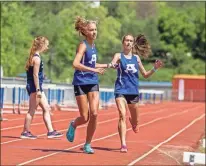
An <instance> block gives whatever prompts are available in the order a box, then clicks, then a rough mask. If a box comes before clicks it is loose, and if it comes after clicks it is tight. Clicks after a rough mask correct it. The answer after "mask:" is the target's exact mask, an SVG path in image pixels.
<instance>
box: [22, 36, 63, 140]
mask: <svg viewBox="0 0 206 166" xmlns="http://www.w3.org/2000/svg"><path fill="white" fill-rule="evenodd" d="M48 45H49V41H48V39H47V38H46V37H43V36H39V37H37V38H35V39H34V41H33V44H32V47H31V51H30V55H29V58H28V60H27V62H26V66H25V69H26V73H27V85H26V89H27V92H28V94H29V111H28V113H27V114H26V118H25V122H24V128H23V132H22V133H21V136H20V138H22V139H36V138H37V137H36V136H34V135H33V134H32V133H31V132H30V125H31V122H32V120H33V117H34V114H35V111H36V109H37V107H38V106H40V107H41V108H42V110H43V120H44V123H45V125H46V127H47V130H48V133H47V137H48V138H56V137H61V136H62V135H63V134H62V133H59V132H57V131H56V130H54V129H53V127H52V122H51V115H50V106H49V104H48V102H47V98H46V96H45V94H44V92H43V89H42V84H43V79H44V73H43V61H42V60H41V56H40V53H42V52H44V51H46V50H47V49H48Z"/></svg>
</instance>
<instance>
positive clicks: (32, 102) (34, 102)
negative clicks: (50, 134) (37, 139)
mask: <svg viewBox="0 0 206 166" xmlns="http://www.w3.org/2000/svg"><path fill="white" fill-rule="evenodd" d="M39 102H40V99H39V98H37V97H36V93H31V94H30V96H29V111H28V113H27V114H26V117H25V121H24V129H23V132H25V131H30V126H31V122H32V120H33V117H34V113H35V111H36V109H37V107H38V105H39Z"/></svg>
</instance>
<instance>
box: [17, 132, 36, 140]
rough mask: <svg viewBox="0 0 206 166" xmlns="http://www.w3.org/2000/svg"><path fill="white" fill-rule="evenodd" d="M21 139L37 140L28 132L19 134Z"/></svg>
mask: <svg viewBox="0 0 206 166" xmlns="http://www.w3.org/2000/svg"><path fill="white" fill-rule="evenodd" d="M20 138H21V139H37V136H34V135H33V134H32V133H31V132H30V131H25V132H22V133H21V136H20Z"/></svg>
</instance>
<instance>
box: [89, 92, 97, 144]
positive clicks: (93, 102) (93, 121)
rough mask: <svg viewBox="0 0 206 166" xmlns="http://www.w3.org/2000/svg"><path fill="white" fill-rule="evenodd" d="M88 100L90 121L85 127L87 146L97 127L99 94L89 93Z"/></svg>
mask: <svg viewBox="0 0 206 166" xmlns="http://www.w3.org/2000/svg"><path fill="white" fill-rule="evenodd" d="M88 99H89V107H90V114H89V117H90V120H89V124H88V126H87V137H86V143H88V144H89V143H91V141H92V137H93V135H94V132H95V130H96V127H97V112H98V109H99V92H98V91H94V92H89V93H88Z"/></svg>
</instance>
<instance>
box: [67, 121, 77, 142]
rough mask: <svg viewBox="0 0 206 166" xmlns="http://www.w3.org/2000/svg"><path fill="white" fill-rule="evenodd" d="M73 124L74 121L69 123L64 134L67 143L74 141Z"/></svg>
mask: <svg viewBox="0 0 206 166" xmlns="http://www.w3.org/2000/svg"><path fill="white" fill-rule="evenodd" d="M73 123H74V121H72V122H71V123H70V125H69V128H68V131H67V134H66V136H67V140H68V141H69V142H73V141H74V136H75V129H76V128H74V127H73Z"/></svg>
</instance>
